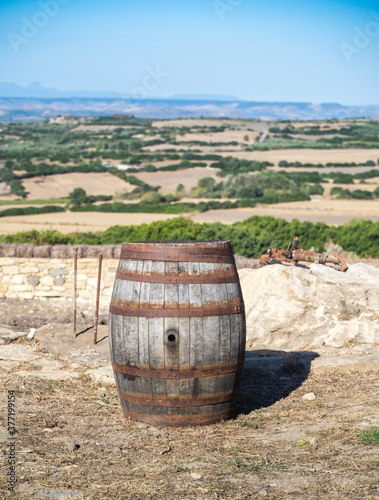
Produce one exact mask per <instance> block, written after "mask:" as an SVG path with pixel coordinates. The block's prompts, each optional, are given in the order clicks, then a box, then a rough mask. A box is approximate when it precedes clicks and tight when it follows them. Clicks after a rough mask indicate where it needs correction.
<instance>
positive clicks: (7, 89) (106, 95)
mask: <svg viewBox="0 0 379 500" xmlns="http://www.w3.org/2000/svg"><path fill="white" fill-rule="evenodd" d="M0 97H24V98H39V99H67V98H74V97H79V98H82V99H128V98H130V96H128V95H126V94H122V93H121V92H115V91H112V90H57V89H53V88H48V87H44V86H43V85H41V84H40V83H39V82H33V83H31V84H30V85H28V86H27V87H21V86H20V85H16V84H15V83H6V82H0ZM168 99H170V100H171V99H172V100H187V101H188V100H189V101H192V100H202V101H209V100H211V101H240V100H241V99H238V97H234V96H230V95H217V94H176V95H173V96H170V97H168Z"/></svg>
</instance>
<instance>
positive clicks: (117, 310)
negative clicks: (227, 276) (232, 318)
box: [109, 303, 244, 318]
mask: <svg viewBox="0 0 379 500" xmlns="http://www.w3.org/2000/svg"><path fill="white" fill-rule="evenodd" d="M134 305H136V304H134ZM243 311H244V306H243V304H240V305H238V306H225V307H209V308H208V309H200V308H196V309H137V308H135V309H131V308H128V309H127V308H124V307H116V306H114V305H113V304H112V303H111V305H110V307H109V312H110V313H111V314H116V315H117V316H132V317H135V318H206V317H208V316H229V315H231V314H240V313H242V312H243Z"/></svg>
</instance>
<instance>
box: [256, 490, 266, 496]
mask: <svg viewBox="0 0 379 500" xmlns="http://www.w3.org/2000/svg"><path fill="white" fill-rule="evenodd" d="M258 495H260V496H262V497H265V496H266V495H267V490H259V491H258Z"/></svg>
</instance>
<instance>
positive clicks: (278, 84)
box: [0, 0, 379, 106]
mask: <svg viewBox="0 0 379 500" xmlns="http://www.w3.org/2000/svg"><path fill="white" fill-rule="evenodd" d="M0 12H1V17H0V28H1V30H2V33H3V43H2V44H1V46H0V56H1V58H2V62H3V66H2V69H3V71H2V74H1V75H0V81H2V82H9V83H14V84H16V85H20V86H22V87H27V86H28V85H30V84H32V83H33V82H40V83H41V84H42V86H43V87H47V88H54V89H58V90H61V91H79V90H83V91H98V92H105V91H108V92H117V93H120V94H122V95H123V97H124V98H128V97H132V98H136V97H142V98H147V99H149V98H155V99H157V98H158V99H159V98H162V99H167V98H172V96H175V95H178V94H179V95H180V94H182V95H183V94H184V95H188V94H190V95H196V94H201V95H209V94H210V95H215V96H217V95H223V96H225V95H226V96H235V97H234V99H238V100H241V101H253V102H307V103H315V104H317V103H338V104H342V105H350V106H354V105H355V106H365V105H378V104H379V95H378V91H377V83H376V82H377V80H378V78H379V67H378V64H377V54H378V46H379V6H378V5H377V3H376V2H373V1H363V2H359V3H358V2H357V1H352V2H346V1H336V2H333V3H332V4H331V3H330V2H327V1H325V0H322V1H319V2H315V1H314V0H311V1H309V2H307V3H306V4H304V2H300V1H298V0H290V1H289V2H286V3H285V4H283V3H281V2H279V1H278V0H273V1H272V2H270V3H269V4H253V3H252V2H249V1H248V0H214V1H209V2H200V1H198V0H194V1H193V2H191V3H180V4H179V3H177V2H173V1H171V0H164V1H163V2H160V3H159V4H157V3H153V2H152V1H151V0H141V1H140V2H127V3H125V2H121V1H120V0H114V1H113V2H109V3H108V4H107V5H105V4H103V3H102V2H91V3H89V2H88V1H86V0H83V1H82V2H80V3H76V2H74V1H72V0H41V1H39V2H37V3H34V2H31V1H30V0H21V1H20V2H17V3H15V4H8V3H4V2H2V3H0Z"/></svg>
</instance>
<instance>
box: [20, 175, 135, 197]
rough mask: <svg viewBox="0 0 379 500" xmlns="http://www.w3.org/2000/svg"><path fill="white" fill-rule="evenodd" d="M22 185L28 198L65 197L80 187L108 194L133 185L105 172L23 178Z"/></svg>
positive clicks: (113, 193)
mask: <svg viewBox="0 0 379 500" xmlns="http://www.w3.org/2000/svg"><path fill="white" fill-rule="evenodd" d="M23 186H24V187H25V189H26V191H27V192H28V193H29V194H28V199H29V200H42V199H46V198H65V197H67V196H68V195H69V194H70V193H71V192H72V191H73V190H74V189H75V188H82V189H84V190H85V191H86V193H87V194H88V195H92V196H96V195H100V194H102V195H106V196H109V195H115V194H116V193H130V192H131V191H132V190H133V188H134V187H135V186H132V185H131V184H129V183H128V182H124V181H120V179H118V178H117V177H115V176H114V175H112V174H108V173H107V172H105V173H87V174H86V173H80V172H77V173H76V172H74V173H72V174H57V175H45V176H41V177H33V178H31V179H25V180H23Z"/></svg>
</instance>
